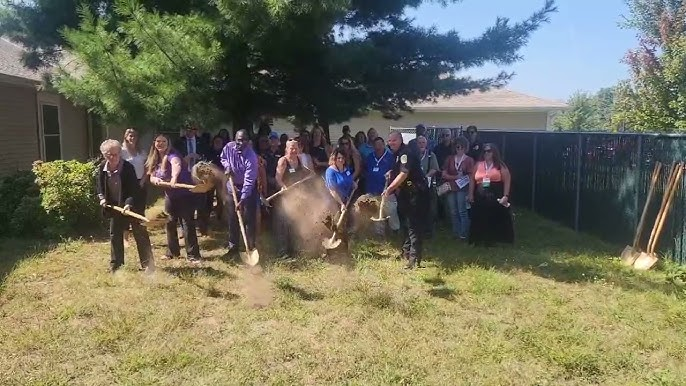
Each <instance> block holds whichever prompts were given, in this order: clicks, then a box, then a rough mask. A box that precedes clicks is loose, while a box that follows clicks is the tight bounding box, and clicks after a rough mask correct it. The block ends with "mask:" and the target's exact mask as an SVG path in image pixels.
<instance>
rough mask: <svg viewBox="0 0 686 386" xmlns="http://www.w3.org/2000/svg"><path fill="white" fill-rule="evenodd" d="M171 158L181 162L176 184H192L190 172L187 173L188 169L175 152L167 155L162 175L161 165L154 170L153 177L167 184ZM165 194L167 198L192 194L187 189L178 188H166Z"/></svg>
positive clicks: (169, 177) (169, 178) (170, 171)
mask: <svg viewBox="0 0 686 386" xmlns="http://www.w3.org/2000/svg"><path fill="white" fill-rule="evenodd" d="M173 158H178V159H179V161H181V172H180V173H179V176H178V177H177V179H176V182H177V183H179V184H191V185H192V184H193V178H192V177H191V172H189V171H188V167H187V166H186V165H184V164H185V162H183V158H181V156H180V155H179V154H178V153H176V152H171V153H169V154H168V155H167V162H166V163H165V165H164V167H165V171H164V173H162V163H160V164H159V165H157V168H156V169H155V172H154V173H153V176H155V177H157V178H160V179H162V181H166V182H169V181H170V180H171V173H172V170H171V169H172V164H171V161H172V159H173ZM164 192H165V194H166V195H167V196H169V197H179V196H184V195H187V194H192V193H191V192H190V191H189V190H188V189H179V188H167V189H165V190H164Z"/></svg>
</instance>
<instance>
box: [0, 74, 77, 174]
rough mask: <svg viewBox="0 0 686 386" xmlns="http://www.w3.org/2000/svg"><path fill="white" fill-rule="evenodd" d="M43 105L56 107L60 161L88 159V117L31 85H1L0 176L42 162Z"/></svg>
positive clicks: (2, 83) (61, 99)
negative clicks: (39, 160)
mask: <svg viewBox="0 0 686 386" xmlns="http://www.w3.org/2000/svg"><path fill="white" fill-rule="evenodd" d="M42 104H51V105H55V106H58V109H59V110H58V114H59V123H60V145H61V146H60V148H61V149H60V150H61V158H62V159H65V160H70V159H78V160H86V159H88V157H89V147H88V138H89V137H88V117H87V114H86V111H85V110H84V109H83V108H79V107H76V106H74V105H73V104H71V103H70V102H69V101H68V100H66V99H65V98H64V97H62V96H60V95H57V94H52V93H47V92H43V91H37V90H36V86H35V85H34V84H22V83H21V82H18V83H16V84H15V83H11V82H0V146H2V148H3V149H4V150H3V152H2V153H1V154H0V174H8V173H12V172H15V171H17V170H26V169H30V168H31V164H32V163H33V161H35V160H38V159H44V150H43V138H42V112H41V109H40V106H41V105H42Z"/></svg>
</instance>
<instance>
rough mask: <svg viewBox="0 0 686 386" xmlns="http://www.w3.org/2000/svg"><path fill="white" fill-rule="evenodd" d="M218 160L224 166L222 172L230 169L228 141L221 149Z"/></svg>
mask: <svg viewBox="0 0 686 386" xmlns="http://www.w3.org/2000/svg"><path fill="white" fill-rule="evenodd" d="M219 162H221V164H222V166H223V167H224V173H228V172H230V171H231V163H230V162H229V144H228V143H227V144H226V146H224V148H223V149H222V153H221V155H220V156H219Z"/></svg>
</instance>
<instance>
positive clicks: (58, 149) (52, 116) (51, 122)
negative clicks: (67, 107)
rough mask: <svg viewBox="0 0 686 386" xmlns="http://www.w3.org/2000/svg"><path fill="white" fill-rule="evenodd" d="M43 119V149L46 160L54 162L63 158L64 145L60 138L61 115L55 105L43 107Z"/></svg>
mask: <svg viewBox="0 0 686 386" xmlns="http://www.w3.org/2000/svg"><path fill="white" fill-rule="evenodd" d="M41 113H42V117H43V122H42V123H43V149H44V157H43V158H44V160H45V161H54V160H58V159H61V158H62V144H61V138H60V113H59V108H58V107H57V106H55V105H47V104H42V105H41Z"/></svg>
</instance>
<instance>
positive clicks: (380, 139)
mask: <svg viewBox="0 0 686 386" xmlns="http://www.w3.org/2000/svg"><path fill="white" fill-rule="evenodd" d="M378 141H381V142H383V143H386V141H384V139H383V138H381V137H376V138H374V142H375V143H376V142H378Z"/></svg>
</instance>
